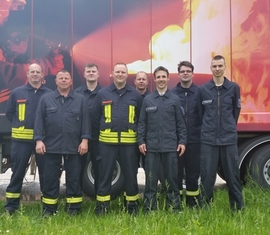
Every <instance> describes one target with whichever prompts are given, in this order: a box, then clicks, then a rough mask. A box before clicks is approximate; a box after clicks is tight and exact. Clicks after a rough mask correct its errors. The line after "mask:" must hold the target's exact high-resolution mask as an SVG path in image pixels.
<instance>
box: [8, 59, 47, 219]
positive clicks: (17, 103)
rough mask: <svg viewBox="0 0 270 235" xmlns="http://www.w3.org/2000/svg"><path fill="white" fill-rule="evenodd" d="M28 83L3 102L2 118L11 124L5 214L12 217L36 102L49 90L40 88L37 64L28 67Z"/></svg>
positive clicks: (28, 152) (31, 135)
mask: <svg viewBox="0 0 270 235" xmlns="http://www.w3.org/2000/svg"><path fill="white" fill-rule="evenodd" d="M26 76H27V77H28V83H27V84H26V85H23V86H20V87H18V88H16V89H14V90H13V91H12V92H11V95H10V97H9V99H8V102H7V107H6V117H7V119H8V120H9V121H10V122H11V125H12V129H11V170H12V175H11V179H10V183H9V185H8V187H7V189H6V198H7V202H6V205H5V210H6V211H7V212H8V213H9V214H13V213H14V212H15V211H16V210H17V209H18V208H19V204H20V197H21V190H22V183H23V178H24V175H25V171H26V168H27V166H28V162H29V159H30V156H31V155H32V154H33V153H35V143H34V140H33V139H34V122H35V115H36V109H37V106H38V102H39V100H40V98H41V96H42V95H44V94H45V93H48V92H50V91H51V90H50V89H49V88H47V87H45V86H44V85H42V79H43V73H42V68H41V67H40V65H38V64H31V65H30V66H29V67H28V70H27V73H26ZM36 163H37V166H38V172H39V180H40V189H41V191H42V188H43V176H42V174H43V169H42V168H43V159H42V156H39V155H38V154H36Z"/></svg>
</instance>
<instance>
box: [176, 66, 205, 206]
mask: <svg viewBox="0 0 270 235" xmlns="http://www.w3.org/2000/svg"><path fill="white" fill-rule="evenodd" d="M177 70H178V75H179V78H180V82H179V83H178V84H177V85H176V87H174V88H173V89H172V93H174V94H176V95H178V97H179V98H180V100H181V107H182V108H183V109H184V120H185V124H186V128H187V145H186V151H185V153H184V154H183V156H182V157H180V158H178V186H179V190H180V195H181V197H182V196H183V176H184V172H185V175H186V204H187V206H189V207H196V206H200V205H201V197H200V189H199V184H198V179H199V177H200V147H201V144H200V138H201V122H200V118H199V112H198V107H197V102H198V91H199V89H198V87H197V86H196V85H195V84H194V83H193V81H192V78H193V75H194V73H193V71H194V66H193V65H192V64H191V63H190V62H189V61H182V62H180V63H179V64H178V67H177Z"/></svg>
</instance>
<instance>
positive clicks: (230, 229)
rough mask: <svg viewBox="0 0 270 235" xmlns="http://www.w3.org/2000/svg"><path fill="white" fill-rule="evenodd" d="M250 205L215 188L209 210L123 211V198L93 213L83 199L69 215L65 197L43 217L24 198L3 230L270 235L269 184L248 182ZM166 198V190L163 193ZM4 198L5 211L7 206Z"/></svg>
mask: <svg viewBox="0 0 270 235" xmlns="http://www.w3.org/2000/svg"><path fill="white" fill-rule="evenodd" d="M243 194H244V200H245V210H244V212H241V213H235V214H232V213H231V211H230V209H229V201H228V193H227V190H226V189H218V190H216V191H215V201H214V203H213V205H212V207H211V209H210V210H208V211H206V210H195V209H189V208H184V210H183V213H181V214H172V213H170V212H167V211H165V210H163V209H160V210H159V211H156V212H153V213H151V214H149V215H144V214H143V213H142V212H140V213H139V214H138V215H137V216H130V215H128V214H126V213H125V212H124V211H123V207H122V203H121V198H117V199H116V200H114V201H113V202H112V204H111V212H110V213H109V214H108V215H106V216H104V217H96V216H95V215H94V207H95V202H94V201H91V200H84V202H83V205H82V209H83V211H82V214H81V215H79V216H73V217H71V216H68V215H67V214H66V213H65V211H64V206H65V205H64V200H61V201H60V203H59V213H58V214H57V215H55V216H52V217H49V218H45V219H44V218H42V217H41V204H40V203H39V202H33V203H32V202H31V203H26V202H23V203H22V204H21V207H20V210H19V211H18V212H16V213H15V214H14V215H13V216H9V215H7V214H2V213H1V214H0V235H2V234H9V235H11V234H16V235H17V234H22V235H23V234H27V235H31V234H46V235H47V234H48V235H49V234H57V235H59V234H67V235H69V234H106V235H107V234H112V235H116V234H140V235H145V234H146V235H150V234H160V235H165V234H170V235H171V234H184V235H195V234H196V235H197V234H203V235H205V234H215V235H216V234H228V235H233V234H237V235H241V234H243V235H244V234H245V235H255V234H258V235H264V234H265V235H266V234H269V232H270V190H265V189H262V188H260V187H259V186H257V185H255V184H253V183H249V184H248V185H247V186H245V188H243ZM159 202H160V205H161V207H162V205H163V204H164V196H161V197H160V201H159ZM4 204H5V202H4V201H1V202H0V207H1V209H0V212H1V211H3V212H4V209H3V207H4Z"/></svg>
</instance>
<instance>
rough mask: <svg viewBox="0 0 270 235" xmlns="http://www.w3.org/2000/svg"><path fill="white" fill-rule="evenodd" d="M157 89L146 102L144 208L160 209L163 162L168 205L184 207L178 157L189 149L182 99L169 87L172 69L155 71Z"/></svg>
mask: <svg viewBox="0 0 270 235" xmlns="http://www.w3.org/2000/svg"><path fill="white" fill-rule="evenodd" d="M154 82H155V83H156V91H154V92H153V93H151V94H150V95H148V96H146V97H145V98H144V101H143V105H142V109H141V114H140V119H139V125H138V144H139V149H140V152H141V153H142V154H144V155H146V158H145V175H146V183H145V192H144V211H145V212H146V213H148V212H150V211H152V210H156V209H157V199H156V194H157V181H158V172H159V166H160V162H162V166H163V171H164V176H165V182H166V187H167V188H166V195H167V198H166V199H167V200H166V207H167V209H169V208H171V209H172V211H174V212H176V211H178V210H180V194H179V190H178V179H177V176H178V167H177V166H178V156H180V157H181V156H182V155H183V154H184V152H185V145H186V127H185V123H184V120H183V116H182V113H181V109H180V105H179V104H180V102H181V101H180V99H179V97H177V95H175V94H173V93H172V92H171V91H169V90H168V82H169V71H168V70H167V69H166V68H164V67H163V66H159V67H157V68H156V69H155V71H154Z"/></svg>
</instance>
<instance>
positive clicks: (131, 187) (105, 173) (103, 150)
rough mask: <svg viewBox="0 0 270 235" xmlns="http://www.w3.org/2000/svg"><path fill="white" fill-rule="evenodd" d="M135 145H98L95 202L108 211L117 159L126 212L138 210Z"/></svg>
mask: <svg viewBox="0 0 270 235" xmlns="http://www.w3.org/2000/svg"><path fill="white" fill-rule="evenodd" d="M137 149H138V145H137V143H136V144H117V145H109V144H103V143H101V142H100V143H99V154H100V157H101V159H100V166H99V167H100V175H99V181H98V191H97V201H98V203H100V204H103V206H105V207H106V208H100V209H101V210H104V209H105V210H107V209H109V201H110V200H111V182H112V176H113V171H114V168H115V163H116V160H117V159H118V161H119V164H120V167H121V171H122V172H123V175H124V178H125V200H126V202H127V204H126V206H127V210H128V211H129V212H134V211H136V210H137V209H138V204H137V200H138V199H139V195H138V183H137V173H138V161H137Z"/></svg>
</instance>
